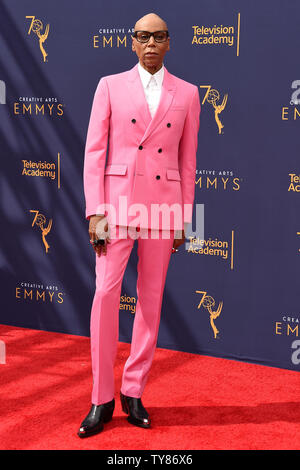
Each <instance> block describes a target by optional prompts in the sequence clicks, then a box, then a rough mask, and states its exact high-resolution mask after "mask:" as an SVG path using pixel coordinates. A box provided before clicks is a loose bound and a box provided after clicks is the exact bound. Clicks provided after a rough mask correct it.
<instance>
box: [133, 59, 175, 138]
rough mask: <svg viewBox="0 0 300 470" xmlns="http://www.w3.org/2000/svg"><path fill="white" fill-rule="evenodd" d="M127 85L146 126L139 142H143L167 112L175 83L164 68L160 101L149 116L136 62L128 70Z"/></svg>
mask: <svg viewBox="0 0 300 470" xmlns="http://www.w3.org/2000/svg"><path fill="white" fill-rule="evenodd" d="M127 86H128V89H129V92H130V95H131V98H132V101H133V103H134V105H135V107H136V109H137V112H138V113H139V115H140V117H141V118H142V119H143V121H144V124H145V126H146V129H145V133H144V135H143V137H142V140H141V141H140V143H142V142H144V141H145V140H146V139H147V138H148V137H149V136H150V134H151V133H152V132H153V131H154V130H155V129H156V127H157V126H158V124H159V123H160V122H161V121H162V119H163V118H164V116H165V114H166V113H167V111H168V109H169V107H170V106H171V103H172V101H173V97H174V94H175V91H176V85H175V83H174V81H173V80H172V76H171V74H169V72H168V71H167V69H166V68H165V70H164V78H163V82H162V88H161V95H160V101H159V104H158V107H157V110H156V112H155V114H154V116H153V118H152V117H151V114H150V111H149V106H148V103H147V100H146V97H145V93H144V88H143V85H142V82H141V79H140V75H139V71H138V66H137V64H136V65H135V66H134V67H133V68H132V69H131V70H130V73H129V79H128V81H127Z"/></svg>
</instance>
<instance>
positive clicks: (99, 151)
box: [83, 78, 111, 219]
mask: <svg viewBox="0 0 300 470" xmlns="http://www.w3.org/2000/svg"><path fill="white" fill-rule="evenodd" d="M110 113H111V110H110V100H109V92H108V87H107V83H106V80H105V79H104V78H101V79H100V81H99V83H98V86H97V88H96V91H95V94H94V99H93V104H92V109H91V114H90V120H89V126H88V131H87V138H86V145H85V153H84V167H83V185H84V195H85V206H86V208H85V216H86V218H87V219H89V218H90V216H91V215H94V214H104V211H103V207H104V206H102V207H101V205H102V204H104V203H105V201H104V169H105V163H106V152H107V144H108V135H109V121H110Z"/></svg>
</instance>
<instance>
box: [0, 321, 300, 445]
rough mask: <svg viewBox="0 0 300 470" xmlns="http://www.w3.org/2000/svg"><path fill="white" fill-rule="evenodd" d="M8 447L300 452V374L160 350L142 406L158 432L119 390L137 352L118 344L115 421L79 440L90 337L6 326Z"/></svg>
mask: <svg viewBox="0 0 300 470" xmlns="http://www.w3.org/2000/svg"><path fill="white" fill-rule="evenodd" d="M0 340H2V341H4V342H5V343H6V349H7V353H6V364H0V371H1V387H0V393H1V400H0V409H1V411H0V416H1V419H0V448H1V449H6V450H10V449H18V450H29V449H35V450H38V449H40V450H45V449H50V450H51V449H61V450H63V449H78V450H79V449H91V450H94V449H95V450H96V449H110V450H119V449H127V450H128V449H150V450H155V449H156V450H159V449H169V450H176V449H190V450H191V449H198V450H201V449H205V450H209V449H213V450H218V449H223V450H229V449H236V450H237V449H240V450H246V449H248V450H254V449H259V450H264V449H266V450H269V449H276V450H283V449H299V448H300V375H299V373H298V372H293V371H288V370H281V369H276V368H271V367H265V366H260V365H254V364H247V363H242V362H238V361H230V360H225V359H218V358H212V357H206V356H199V355H195V354H189V353H182V352H176V351H169V350H166V349H159V348H157V350H156V353H155V357H154V362H153V365H152V369H151V372H150V377H149V380H148V383H147V385H146V388H145V391H144V394H143V403H144V405H145V407H146V408H147V409H148V411H149V413H150V415H151V418H152V429H140V428H137V427H135V426H132V425H130V424H129V423H128V422H127V420H126V415H125V414H124V413H123V412H122V411H121V406H120V402H119V390H120V385H121V376H122V370H123V365H124V363H125V361H126V358H127V356H128V354H129V346H130V345H129V344H126V343H119V349H118V356H117V360H116V365H115V378H116V394H115V398H116V408H115V414H114V417H113V420H112V421H110V422H109V423H107V424H106V425H105V428H104V431H103V432H102V433H100V434H98V435H96V436H93V437H90V438H87V439H80V438H79V437H77V435H76V432H77V429H78V427H79V425H80V422H81V421H82V419H83V418H84V417H85V415H86V414H87V412H88V411H89V409H90V392H91V383H92V379H91V364H90V349H89V338H85V337H80V336H72V335H64V334H59V333H48V332H43V331H37V330H29V329H25V328H17V327H10V326H5V325H0Z"/></svg>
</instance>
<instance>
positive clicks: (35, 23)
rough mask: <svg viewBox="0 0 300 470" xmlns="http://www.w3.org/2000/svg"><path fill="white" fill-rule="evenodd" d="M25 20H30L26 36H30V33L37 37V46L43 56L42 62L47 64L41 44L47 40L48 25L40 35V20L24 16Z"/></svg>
mask: <svg viewBox="0 0 300 470" xmlns="http://www.w3.org/2000/svg"><path fill="white" fill-rule="evenodd" d="M26 18H31V24H30V27H29V30H28V34H30V33H31V31H32V32H33V33H34V34H36V35H37V37H38V38H39V46H40V50H41V53H42V55H43V59H44V62H48V59H46V57H47V55H48V54H47V52H46V51H45V49H44V46H43V43H44V42H45V41H46V39H47V38H48V34H49V24H47V26H46V28H45V31H44V33H42V29H43V23H42V22H41V20H38V19H35V16H26Z"/></svg>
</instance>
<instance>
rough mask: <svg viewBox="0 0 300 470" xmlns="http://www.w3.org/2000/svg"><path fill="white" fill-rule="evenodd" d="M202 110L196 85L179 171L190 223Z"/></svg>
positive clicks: (185, 219) (180, 145) (182, 143)
mask: <svg viewBox="0 0 300 470" xmlns="http://www.w3.org/2000/svg"><path fill="white" fill-rule="evenodd" d="M200 111H201V107H200V99H199V91H198V87H196V86H195V89H194V94H193V97H192V99H191V102H190V107H189V110H188V113H187V116H186V119H185V124H184V128H183V132H182V136H181V139H180V142H179V150H178V160H179V171H180V176H181V191H182V210H183V222H186V223H190V222H191V221H192V215H193V204H194V197H195V173H196V156H197V146H198V132H199V127H200ZM185 204H186V206H185Z"/></svg>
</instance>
